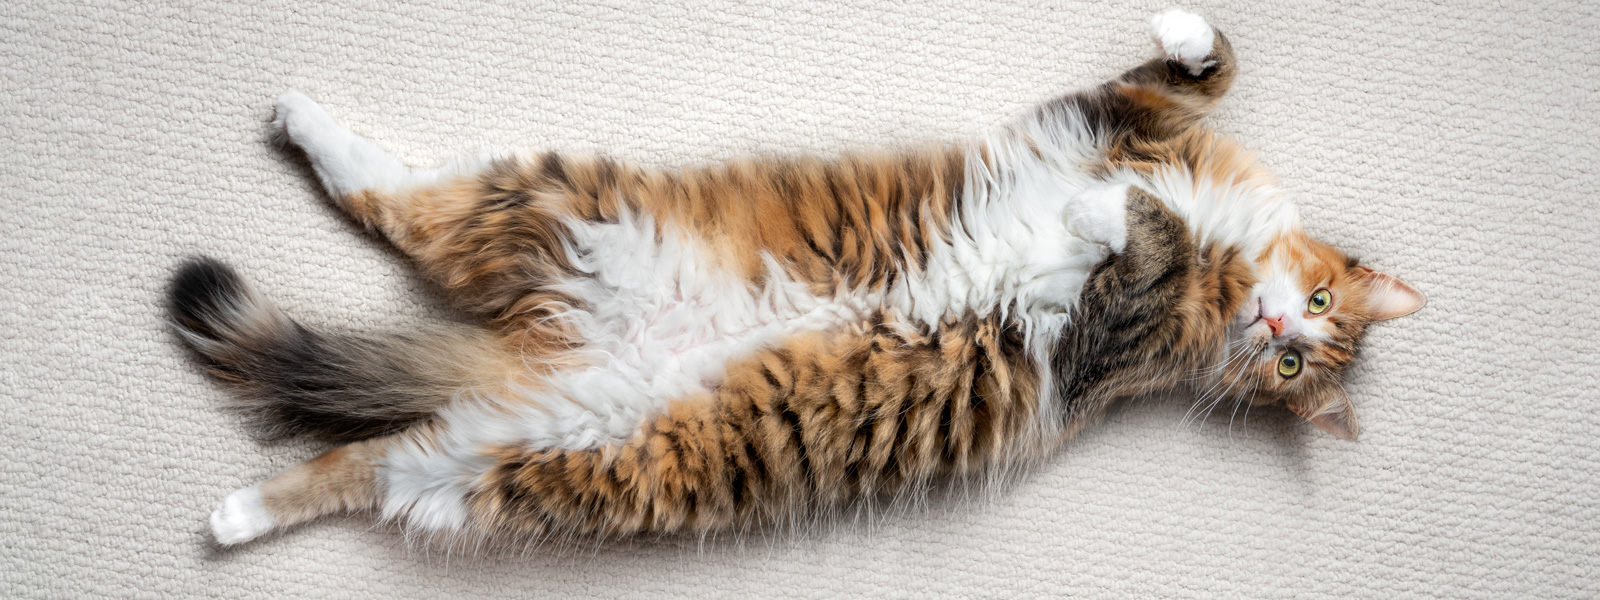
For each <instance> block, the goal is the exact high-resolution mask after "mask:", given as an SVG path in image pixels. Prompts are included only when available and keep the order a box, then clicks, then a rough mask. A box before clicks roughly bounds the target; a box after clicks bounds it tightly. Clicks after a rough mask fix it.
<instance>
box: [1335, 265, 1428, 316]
mask: <svg viewBox="0 0 1600 600" xmlns="http://www.w3.org/2000/svg"><path fill="white" fill-rule="evenodd" d="M1352 271H1353V272H1355V274H1356V277H1357V278H1359V279H1360V280H1361V282H1362V284H1363V285H1365V286H1366V288H1367V310H1370V311H1372V320H1374V321H1383V320H1386V319H1393V318H1395V317H1404V316H1406V315H1409V314H1411V313H1414V312H1417V311H1419V310H1422V307H1423V306H1426V305H1427V304H1428V299H1427V298H1424V297H1423V296H1422V292H1419V291H1417V288H1414V287H1411V286H1410V285H1409V284H1407V283H1406V282H1404V281H1400V280H1399V279H1398V278H1396V277H1393V276H1390V275H1385V274H1383V273H1379V272H1377V271H1374V270H1372V269H1368V268H1366V267H1355V268H1354V269H1352Z"/></svg>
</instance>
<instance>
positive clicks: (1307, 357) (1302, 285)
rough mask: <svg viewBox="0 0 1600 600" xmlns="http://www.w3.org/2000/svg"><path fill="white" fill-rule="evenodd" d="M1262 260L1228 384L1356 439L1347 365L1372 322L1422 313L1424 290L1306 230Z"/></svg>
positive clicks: (1232, 335)
mask: <svg viewBox="0 0 1600 600" xmlns="http://www.w3.org/2000/svg"><path fill="white" fill-rule="evenodd" d="M1257 264H1258V269H1257V274H1258V276H1259V277H1260V280H1259V282H1258V283H1257V284H1256V285H1255V287H1253V288H1252V289H1251V290H1250V296H1249V297H1248V298H1247V299H1246V300H1245V302H1244V305H1243V306H1242V307H1241V308H1240V310H1239V312H1238V313H1237V315H1236V316H1235V319H1234V323H1233V326H1232V327H1231V328H1230V332H1229V345H1228V350H1227V351H1228V353H1229V354H1228V359H1229V360H1228V361H1227V362H1226V363H1225V364H1224V366H1223V368H1222V377H1223V382H1222V384H1221V385H1222V386H1225V387H1228V389H1232V390H1235V391H1234V392H1230V393H1241V394H1243V395H1244V396H1245V397H1247V398H1248V401H1249V402H1251V403H1254V404H1282V405H1284V406H1286V407H1288V408H1289V409H1290V410H1292V411H1294V412H1295V413H1297V414H1299V415H1300V416H1302V417H1305V418H1306V419H1307V420H1309V421H1311V422H1312V423H1314V424H1316V425H1317V426H1318V427H1321V428H1322V429H1324V430H1326V431H1328V432H1329V433H1332V434H1334V435H1336V436H1338V437H1340V438H1343V439H1355V437H1356V435H1357V434H1358V433H1359V432H1360V427H1359V425H1358V424H1357V421H1356V415H1355V409H1354V408H1353V407H1352V406H1351V404H1350V400H1349V398H1348V397H1347V396H1346V395H1345V393H1344V386H1343V383H1342V381H1341V379H1342V377H1343V373H1344V369H1345V367H1346V366H1348V365H1349V364H1350V361H1351V360H1353V359H1354V358H1355V353H1356V347H1357V345H1358V344H1359V343H1360V342H1361V338H1362V336H1363V334H1364V333H1365V331H1366V327H1367V324H1369V323H1371V322H1373V321H1381V320H1384V319H1392V318H1395V317H1399V316H1404V315H1408V314H1411V313H1413V312H1416V311H1417V310H1418V309H1420V308H1422V306H1423V304H1424V303H1425V300H1424V299H1423V297H1422V294H1421V293H1419V292H1417V290H1416V289H1414V288H1412V287H1411V286H1409V285H1406V284H1405V283H1404V282H1401V281H1400V280H1399V279H1395V278H1394V277H1390V276H1388V275H1384V274H1382V273H1379V272H1377V271H1373V270H1372V269H1369V268H1366V267H1362V266H1358V265H1356V263H1355V261H1354V260H1351V259H1350V258H1349V257H1348V256H1346V255H1345V254H1344V253H1343V252H1340V251H1338V250H1337V249H1335V248H1333V247H1332V246H1329V245H1327V244H1324V243H1322V242H1319V241H1317V240H1314V239H1311V238H1310V237H1307V236H1305V235H1304V234H1298V233H1297V234H1295V235H1289V236H1284V237H1283V238H1281V239H1280V240H1279V241H1278V242H1277V243H1275V244H1274V245H1273V246H1272V248H1271V249H1270V250H1268V251H1267V252H1266V254H1264V255H1263V256H1262V258H1261V260H1260V261H1258V263H1257Z"/></svg>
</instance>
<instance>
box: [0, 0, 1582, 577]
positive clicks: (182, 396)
mask: <svg viewBox="0 0 1600 600" xmlns="http://www.w3.org/2000/svg"><path fill="white" fill-rule="evenodd" d="M338 4H339V5H338V6H333V5H327V6H314V5H300V4H292V3H282V2H260V3H257V2H241V3H237V4H211V3H207V2H204V1H194V2H140V3H126V2H111V1H106V2H101V3H99V4H90V3H81V4H77V3H55V2H48V1H42V0H41V1H23V2H6V3H3V5H0V90H3V91H0V131H3V132H4V141H5V143H4V145H0V153H3V160H0V251H3V257H4V259H3V260H0V410H3V418H0V596H4V597H150V598H187V597H207V596H210V597H230V598H278V597H328V598H345V597H351V596H352V594H370V595H375V596H383V597H394V598H441V597H457V596H519V597H520V596H530V597H531V596H550V597H568V596H574V595H593V596H601V597H686V598H687V597H695V598H698V597H703V596H710V595H726V596H768V595H794V596H807V597H830V596H890V595H897V594H903V595H914V596H926V595H952V596H987V597H1018V596H1034V595H1046V594H1073V595H1085V596H1112V597H1126V596H1226V597H1236V596H1267V597H1282V596H1337V597H1345V596H1351V597H1374V598H1388V597H1395V596H1438V597H1451V598H1468V597H1480V598H1504V597H1513V596H1521V597H1533V596H1539V597H1559V596H1570V597H1595V596H1596V595H1600V558H1597V552H1600V551H1597V548H1600V439H1597V435H1596V434H1597V432H1600V411H1597V410H1596V408H1597V407H1596V402H1597V392H1596V388H1597V384H1600V381H1597V377H1596V376H1597V368H1596V366H1595V358H1596V356H1597V353H1596V350H1595V342H1596V341H1597V340H1600V303H1597V301H1596V299H1597V298H1600V277H1597V263H1600V259H1597V250H1596V246H1597V242H1600V234H1597V231H1600V211H1597V210H1596V209H1595V208H1596V207H1595V200H1594V198H1595V193H1596V191H1597V187H1600V186H1597V185H1596V184H1597V183H1600V177H1597V171H1600V167H1597V165H1600V144H1597V142H1596V140H1597V139H1600V138H1597V135H1596V134H1597V133H1600V129H1597V125H1600V117H1597V115H1600V59H1597V54H1596V48H1597V47H1600V44H1597V43H1596V42H1597V41H1600V19H1597V13H1600V8H1597V7H1600V5H1596V4H1595V3H1592V2H1590V3H1570V4H1559V3H1551V4H1540V5H1537V6H1535V5H1533V4H1527V3H1482V4H1472V3H1468V2H1452V3H1408V2H1390V1H1382V2H1376V1H1373V2H1356V3H1345V2H1340V3H1328V4H1315V5H1312V4H1307V3H1302V2H1292V1H1289V0H1267V1H1265V2H1237V3H1231V4H1230V3H1220V2H1207V3H1203V4H1201V5H1199V6H1193V7H1191V8H1193V9H1195V10H1197V11H1199V12H1201V13H1203V14H1205V15H1206V16H1208V17H1209V18H1210V19H1211V21H1212V22H1213V23H1215V24H1216V25H1217V26H1218V27H1219V28H1221V29H1223V30H1224V31H1226V32H1227V33H1229V34H1230V35H1231V36H1232V38H1233V40H1234V42H1235V44H1236V47H1237V49H1238V54H1239V59H1240V62H1241V68H1242V70H1241V75H1240V78H1239V82H1238V85H1237V87H1236V88H1235V91H1234V92H1233V93H1232V95H1231V96H1230V97H1229V98H1227V99H1226V100H1225V101H1224V102H1223V104H1222V106H1221V108H1220V110H1219V111H1218V113H1217V114H1216V115H1215V116H1214V117H1213V121H1214V122H1215V124H1216V125H1217V126H1218V127H1219V128H1220V129H1222V130H1224V131H1227V132H1230V133H1233V134H1236V135H1238V136H1239V137H1240V138H1242V139H1243V140H1245V142H1246V143H1247V144H1248V145H1249V146H1250V147H1252V148H1254V149H1256V150H1258V151H1260V152H1261V153H1262V155H1263V157H1264V160H1265V161H1266V162H1267V163H1268V164H1269V165H1271V166H1272V167H1273V168H1274V169H1275V171H1276V172H1277V173H1278V174H1279V175H1280V176H1281V178H1282V179H1283V181H1284V185H1285V186H1286V187H1287V189H1288V190H1289V191H1290V193H1292V194H1293V195H1294V196H1295V197H1296V198H1297V201H1298V202H1300V204H1301V205H1302V206H1303V207H1304V210H1303V212H1304V214H1305V216H1306V220H1307V223H1308V227H1309V228H1310V229H1311V230H1312V231H1313V232H1314V233H1315V234H1317V235H1320V236H1323V237H1324V238H1327V239H1329V240H1332V241H1334V242H1336V243H1338V244H1340V245H1342V246H1343V247H1345V248H1348V249H1349V250H1351V251H1352V252H1353V253H1355V254H1357V255H1359V256H1362V257H1363V258H1364V259H1365V261H1366V262H1368V263H1369V264H1372V265H1375V266H1377V267H1379V268H1382V269H1386V270H1389V271H1392V272H1394V273H1396V274H1399V275H1400V276H1402V277H1404V278H1407V279H1408V280H1410V281H1412V282H1413V283H1415V284H1416V286H1417V287H1419V288H1421V289H1422V290H1424V291H1425V292H1426V293H1427V294H1428V295H1429V297H1430V300H1431V303H1430V305H1429V306H1428V308H1427V309H1425V310H1424V311H1423V312H1421V313H1419V314H1417V315H1415V316H1413V317H1409V318H1406V319H1403V320H1400V321H1396V322H1393V323H1387V324H1383V325H1381V326H1378V327H1376V328H1375V329H1374V330H1373V331H1372V334H1371V336H1370V337H1369V338H1368V339H1369V343H1368V345H1367V348H1366V350H1365V353H1364V358H1363V362H1362V363H1361V365H1360V366H1359V367H1358V368H1356V369H1355V370H1354V371H1353V372H1352V373H1351V374H1350V376H1349V389H1350V391H1351V396H1352V397H1353V399H1354V401H1355V404H1356V406H1357V407H1358V410H1359V413H1360V415H1361V421H1362V423H1363V424H1364V426H1365V427H1364V429H1365V431H1364V435H1363V436H1362V438H1361V440H1360V441H1359V442H1357V443H1344V442H1340V441H1337V440H1335V439H1332V438H1331V437H1329V436H1327V435H1323V434H1320V433H1318V432H1315V431H1313V430H1311V429H1310V428H1308V427H1306V426H1304V425H1302V424H1301V423H1299V422H1297V421H1296V420H1295V419H1293V418H1291V417H1290V416H1288V415H1287V414H1286V413H1282V412H1278V411H1256V412H1253V413H1251V414H1249V415H1248V420H1247V421H1246V420H1245V419H1243V418H1242V417H1243V416H1244V415H1240V417H1241V418H1238V419H1230V418H1229V415H1220V416H1219V415H1213V416H1212V417H1211V418H1210V419H1209V420H1208V421H1207V422H1206V423H1204V424H1201V425H1197V426H1189V427H1182V426H1179V421H1180V420H1181V419H1182V417H1183V415H1184V412H1185V411H1186V409H1187V408H1188V406H1187V403H1185V402H1183V401H1182V400H1181V399H1173V400H1170V401H1168V400H1150V401H1145V402H1142V403H1135V404H1131V405H1128V406H1125V407H1122V408H1120V409H1118V410H1116V411H1115V412H1113V413H1112V414H1111V415H1110V417H1109V418H1108V419H1107V420H1106V422H1105V423H1103V424H1102V425H1100V426H1098V427H1095V428H1093V429H1091V430H1090V431H1089V432H1088V433H1087V434H1086V435H1084V436H1082V437H1081V438H1079V439H1078V440H1076V441H1075V442H1073V443H1072V444H1070V445H1068V446H1067V447H1066V448H1065V449H1064V450H1063V451H1062V452H1061V453H1060V454H1059V455H1058V456H1057V457H1056V458H1055V459H1054V460H1052V461H1051V462H1050V463H1049V464H1047V465H1045V466H1044V467H1042V468H1041V469H1039V470H1038V472H1035V473H1033V474H1031V475H1030V476H1028V477H1025V478H1023V479H1022V480H1021V481H1020V482H1018V483H1017V484H1015V485H1013V486H1011V487H1010V488H1009V489H1007V490H1005V491H1004V492H1002V493H1000V494H999V495H998V496H996V497H994V498H989V499H980V500H976V501H971V502H961V503H935V504H934V505H932V506H926V507H909V508H905V509H901V510H895V511H892V512H888V513H885V514H879V515H876V516H874V517H873V518H871V519H868V520H862V521H859V522H851V523H844V524H839V525H836V526H832V527H827V528H822V529H819V530H817V531H814V532H808V533H804V534H800V535H793V536H783V537H777V538H772V537H759V536H756V537H745V538H742V539H733V538H721V539H714V540H707V541H705V542H702V541H700V540H693V539H690V540H683V539H665V540H642V541H637V542H631V543H621V544H613V545H607V546H603V547H599V548H594V547H588V546H585V547H577V548H574V547H571V546H570V545H569V546H562V545H560V544H557V545H554V546H546V547H541V548H535V549H532V550H530V551H529V552H528V553H526V555H504V556H498V555H497V556H460V555H455V556H443V555H439V554H437V553H430V552H429V551H427V550H425V549H421V548H418V547H416V546H413V545H409V544H407V543H406V542H405V541H404V540H402V539H401V538H400V537H399V536H397V535H396V533H395V532H393V531H392V530H389V529H386V528H373V527H372V526H371V525H370V524H368V523H367V522H365V521H361V520H355V519H329V520H325V521H322V522H318V523H315V524H312V525H310V526H306V527H302V528H299V529H296V530H294V531H291V532H289V533H286V534H283V535H278V536H273V537H270V538H267V539H264V540H262V541H260V542H258V543H254V544H251V545H248V546H245V547H242V548H239V549H237V550H233V551H227V552H221V551H217V550H214V549H213V548H212V547H211V546H210V545H209V543H208V540H209V537H208V534H207V532H206V526H205V518H206V515H207V514H208V513H209V511H210V510H211V508H212V507H213V505H214V503H215V502H217V501H218V500H219V499H220V498H221V497H222V496H223V495H224V494H226V493H227V492H228V491H231V490H233V489H235V488H239V487H241V486H245V485H249V484H251V483H254V482H256V481H259V480H261V479H263V478H265V477H268V476H270V475H271V474H273V473H275V472H276V471H278V470H279V469H282V468H284V467H287V466H289V465H291V464H293V463H295V462H297V461H299V460H302V459H304V458H307V457H309V456H311V455H313V454H314V453H315V452H316V451H317V448H315V447H313V446H311V445H308V444H287V445H277V446H262V445H260V444H258V443H257V442H255V441H252V439H251V438H250V437H249V436H248V435H247V434H246V433H245V432H243V431H242V430H241V429H240V427H239V423H238V422H237V421H236V420H235V418H234V417H232V416H230V415H228V414H226V413H223V412H221V411H219V410H218V409H217V406H218V404H219V400H220V399H221V397H222V392H221V390H220V389H219V388H218V387H217V386H215V385H213V384H212V383H211V382H209V381H207V380H206V379H204V378H203V377H202V376H201V375H200V373H199V372H198V371H197V370H196V369H195V367H194V366H193V365H192V364H191V363H190V362H189V360H188V358H187V357H186V356H185V354H184V353H183V352H182V351H180V348H179V346H178V345H177V343H176V342H175V340H174V338H173V337H172V336H171V334H170V333H169V332H168V331H167V330H165V329H164V328H163V326H162V322H161V311H160V306H159V296H160V292H161V289H162V287H163V285H164V282H165V279H166V278H167V276H168V274H169V273H170V272H171V271H172V270H173V268H174V266H175V265H176V264H178V263H179V261H181V260H182V258H183V257H185V256H189V255H194V254H199V253H204V254H211V255H215V256H217V257H219V258H222V259H224V260H226V261H228V262H231V263H233V264H235V265H237V266H238V267H239V268H240V269H241V271H243V272H244V273H245V274H246V275H247V276H248V277H250V278H251V279H253V280H255V281H257V282H259V283H260V285H261V286H262V287H263V288H264V289H265V290H266V291H267V292H268V293H269V294H271V295H272V296H273V297H275V298H276V299H278V300H279V301H280V302H281V303H282V304H283V305H284V306H285V307H286V308H287V309H288V310H289V311H291V312H292V313H293V314H295V315H297V316H299V317H301V318H303V319H304V320H305V321H308V322H311V323H316V324H322V325H334V326H339V327H347V328H368V329H401V328H405V327H406V326H407V325H408V324H412V323H416V322H418V321H419V320H429V319H445V318H453V315H452V314H451V313H450V312H449V311H447V310H446V309H444V308H442V307H441V305H440V304H439V302H438V301H437V300H436V299H435V298H434V297H433V295H432V294H431V293H430V291H429V289H428V287H427V286H426V285H425V284H423V283H422V282H421V281H420V280H419V279H417V278H416V277H415V276H414V275H413V274H412V272H411V270H410V269H409V268H408V266H407V265H406V264H404V262H403V260H401V259H400V258H399V257H398V256H397V255H396V254H395V253H393V252H392V251H389V250H387V249H386V248H384V247H383V245H382V244H380V243H379V242H378V241H377V240H376V239H375V238H373V237H371V236H368V235H365V234H363V233H361V232H359V231H357V230H355V229H354V228H353V227H351V225H350V223H349V222H347V221H346V220H345V219H344V218H343V217H341V216H340V215H339V214H338V213H337V211H336V210H334V209H333V208H331V207H329V206H328V205H327V204H326V202H325V200H323V197H322V196H321V195H320V192H318V191H317V190H316V189H315V182H314V181H313V180H312V179H311V178H310V177H309V176H308V172H307V170H306V169H305V168H304V167H303V166H302V165H301V164H300V163H299V162H297V159H295V158H293V157H291V156H289V155H287V154H285V153H284V152H282V151H280V150H278V149H276V148H275V147H274V146H272V144H271V143H270V142H269V141H268V137H267V134H268V128H267V121H268V119H269V117H270V115H271V107H272V102H273V99H274V98H275V97H276V96H277V95H278V94H279V93H280V92H282V91H284V90H286V89H290V88H294V89H300V90H304V91H305V92H307V93H308V94H309V95H311V96H312V97H314V98H316V99H318V100H319V101H321V102H322V103H323V104H324V105H325V106H326V107H327V108H328V110H329V111H330V112H332V113H333V114H334V116H335V117H336V118H339V119H341V120H343V121H344V122H345V123H346V124H348V125H349V126H351V127H352V128H353V129H355V130H357V131H359V132H361V133H364V134H367V135H370V136H372V137H375V138H376V139H378V140H380V141H381V143H383V144H385V145H386V146H388V147H390V148H393V149H395V150H397V151H398V152H401V153H402V154H403V155H405V156H406V157H407V159H408V160H412V161H416V162H421V163H425V162H428V161H431V160H434V159H437V158H443V157H446V156H448V155H450V154H451V153H454V152H459V151H471V150H475V149H481V148H508V147H518V146H536V147H560V148H589V149H593V148H598V149H605V150H607V151H608V152H611V153H613V154H615V155H618V156H621V157H624V158H629V159H634V160H640V161H646V162H650V163H654V164H679V163H686V162H694V161H704V160H710V159H716V158H719V157H727V156H731V155H735V154H738V153H741V152H748V151H752V150H780V151H781V150H804V149H809V150H823V151H827V150H836V149H840V148H845V147H850V146H858V145H867V144H871V145H883V144H899V143H906V142H912V141H915V140H918V139H925V138H940V139H950V138H958V137H962V136H966V135H972V134H976V133H980V132H982V131H983V130H985V129H986V128H988V127H990V126H992V125H994V124H997V123H999V122H1000V121H1001V120H1003V119H1004V118H1006V117H1007V116H1008V115H1011V114H1014V113H1017V112H1018V111H1021V110H1025V109H1026V108H1027V107H1028V106H1029V105H1030V103H1032V102H1034V101H1036V100H1041V99H1044V98H1046V97H1048V96H1050V95H1052V94H1056V93H1060V92H1063V91H1066V90H1069V89H1072V88H1075V87H1080V86H1085V85H1090V84H1094V83H1097V82H1099V81H1102V80H1104V79H1105V78H1108V77H1110V76H1112V75H1115V74H1116V73H1118V72H1120V71H1121V70H1122V69H1123V68H1126V67H1129V66H1132V65H1134V64H1136V63H1137V62H1138V61H1140V60H1143V59H1144V58H1146V57H1147V56H1148V55H1149V54H1150V53H1152V52H1153V45H1152V44H1151V43H1150V41H1149V38H1148V35H1147V33H1146V20H1147V18H1148V16H1149V14H1151V13H1152V12H1154V11H1156V10H1158V9H1161V8H1165V6H1164V5H1160V4H1155V3H1133V4H1118V5H1115V6H1110V5H1107V4H1106V3H1103V2H1077V3H1073V2H1043V3H1037V4H1028V3H1016V4H995V5H986V4H983V3H973V2H941V3H920V2H919V3H902V2H888V3H886V2H879V1H877V0H871V1H861V2H856V3H836V4H832V3H831V4H801V5H794V4H792V3H790V2H787V1H785V0H757V1H756V2H731V1H730V2H725V3H715V2H713V3H687V4H683V3H675V2H646V1H640V0H617V1H615V2H608V3H590V2H579V3H560V4H556V3H551V4H550V5H548V6H543V7H535V8H518V9H511V8H505V7H498V6H491V5H484V4H479V3H478V2H476V1H474V0H424V1H423V2H419V3H414V4H409V5H398V4H395V3H379V2H362V1H353V2H342V3H338ZM1230 421H1231V424H1230Z"/></svg>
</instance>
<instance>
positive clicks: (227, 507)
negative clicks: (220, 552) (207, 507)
mask: <svg viewBox="0 0 1600 600" xmlns="http://www.w3.org/2000/svg"><path fill="white" fill-rule="evenodd" d="M276 525H277V522H276V521H274V520H273V518H272V515H270V514H268V513H267V507H266V505H265V504H263V503H262V501H261V486H260V485H252V486H250V487H247V488H244V489H242V490H239V491H237V492H234V493H232V494H228V497H227V498H223V499H222V505H221V506H218V507H217V510H215V511H212V513H211V533H212V535H214V536H216V538H217V542H219V543H221V544H223V545H225V546H232V545H234V544H242V543H245V542H248V541H250V540H253V539H256V538H258V537H260V536H261V534H264V533H266V532H268V531H272V528H273V527H274V526H276Z"/></svg>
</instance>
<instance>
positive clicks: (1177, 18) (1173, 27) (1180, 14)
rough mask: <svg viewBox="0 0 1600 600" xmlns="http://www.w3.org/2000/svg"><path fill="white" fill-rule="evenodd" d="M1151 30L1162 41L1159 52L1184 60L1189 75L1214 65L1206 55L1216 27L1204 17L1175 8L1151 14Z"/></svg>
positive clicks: (1196, 74)
mask: <svg viewBox="0 0 1600 600" xmlns="http://www.w3.org/2000/svg"><path fill="white" fill-rule="evenodd" d="M1150 31H1151V33H1152V34H1153V35H1155V38H1156V41H1157V42H1158V43H1160V44H1161V51H1162V52H1164V53H1166V55H1167V57H1168V58H1170V59H1172V60H1176V61H1178V62H1181V63H1183V65H1184V66H1186V67H1188V68H1189V73H1190V74H1191V75H1195V76H1199V75H1200V74H1201V73H1204V72H1205V70H1206V68H1207V67H1210V66H1211V65H1212V64H1213V63H1212V61H1208V60H1206V57H1207V56H1210V55H1211V50H1212V46H1213V45H1214V44H1215V43H1216V39H1217V36H1216V30H1214V29H1212V28H1211V24H1210V23H1207V22H1206V20H1205V17H1201V16H1200V15H1197V14H1194V13H1192V12H1189V11H1186V10H1183V9H1178V8H1174V9H1172V10H1169V11H1167V12H1164V13H1161V14H1158V15H1156V16H1154V17H1151V18H1150Z"/></svg>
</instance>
